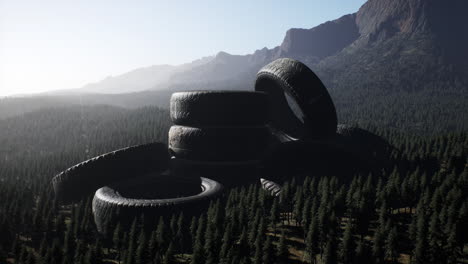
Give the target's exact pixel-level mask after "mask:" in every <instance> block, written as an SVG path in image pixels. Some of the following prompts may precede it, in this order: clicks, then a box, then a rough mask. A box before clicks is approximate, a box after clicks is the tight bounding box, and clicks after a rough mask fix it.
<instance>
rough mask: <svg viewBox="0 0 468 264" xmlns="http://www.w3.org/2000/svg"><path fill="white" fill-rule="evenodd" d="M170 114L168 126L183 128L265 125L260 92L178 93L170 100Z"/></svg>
mask: <svg viewBox="0 0 468 264" xmlns="http://www.w3.org/2000/svg"><path fill="white" fill-rule="evenodd" d="M170 110H171V111H170V112H171V119H172V122H174V124H176V125H184V126H194V127H199V126H202V127H203V126H259V125H263V124H265V123H266V122H267V121H268V101H267V95H266V94H265V93H263V92H254V91H193V92H178V93H173V94H172V96H171V106H170Z"/></svg>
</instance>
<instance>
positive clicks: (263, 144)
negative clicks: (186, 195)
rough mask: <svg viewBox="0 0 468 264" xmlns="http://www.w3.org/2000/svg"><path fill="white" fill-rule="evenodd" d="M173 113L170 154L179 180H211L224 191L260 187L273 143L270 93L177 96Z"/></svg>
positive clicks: (173, 97)
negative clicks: (256, 184)
mask: <svg viewBox="0 0 468 264" xmlns="http://www.w3.org/2000/svg"><path fill="white" fill-rule="evenodd" d="M170 113H171V119H172V121H173V123H174V126H172V127H171V128H170V130H169V153H170V155H171V171H172V172H173V173H174V174H175V176H176V177H179V178H182V177H185V178H192V179H198V178H200V177H207V178H210V179H213V180H216V181H218V182H220V183H221V184H222V185H224V186H226V187H234V186H238V185H244V184H249V183H254V182H257V181H258V179H259V177H258V175H259V174H258V170H259V166H260V164H261V162H260V161H261V160H262V158H263V157H264V155H265V153H266V151H267V149H268V147H269V145H270V140H271V133H270V130H269V129H268V127H267V126H266V123H267V122H268V113H269V111H268V101H267V95H266V93H263V92H253V91H193V92H179V93H174V94H173V95H172V97H171V102H170Z"/></svg>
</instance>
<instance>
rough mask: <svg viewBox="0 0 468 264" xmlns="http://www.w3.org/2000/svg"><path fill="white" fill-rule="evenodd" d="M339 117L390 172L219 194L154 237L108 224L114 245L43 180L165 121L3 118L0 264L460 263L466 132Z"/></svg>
mask: <svg viewBox="0 0 468 264" xmlns="http://www.w3.org/2000/svg"><path fill="white" fill-rule="evenodd" d="M338 109H339V108H338ZM429 112H430V111H429ZM353 115H354V116H353ZM381 115H382V116H385V112H382V114H381ZM343 116H345V117H347V116H349V118H347V119H346V120H343V119H342V122H343V121H349V122H361V121H362V122H364V121H368V122H366V123H361V124H364V126H368V125H369V126H370V129H372V130H374V131H375V132H377V133H378V134H380V135H382V136H383V137H385V138H386V139H387V140H389V142H390V143H392V144H393V145H394V146H395V147H396V150H395V151H394V153H393V154H392V166H391V168H390V169H388V170H387V171H382V172H380V173H378V174H374V175H348V177H347V178H337V177H335V176H334V175H314V174H313V173H311V174H310V175H309V177H307V178H303V177H301V178H298V177H296V178H295V177H294V176H295V175H290V180H289V181H288V183H286V184H285V185H284V187H283V192H282V194H281V197H277V198H273V197H271V196H269V195H268V194H267V193H266V192H264V191H263V190H262V189H261V188H260V184H257V185H254V186H246V187H245V188H241V189H234V190H231V191H230V192H228V193H226V194H225V196H223V197H221V198H220V199H219V200H218V201H214V202H213V204H212V205H211V208H210V209H209V210H208V211H207V212H201V213H200V215H199V216H197V217H194V218H188V217H184V216H183V215H179V214H176V215H174V216H172V217H167V218H161V219H160V220H159V221H158V222H155V223H146V225H148V224H149V225H150V226H152V228H150V229H151V230H150V231H149V232H143V231H142V230H143V229H142V223H140V222H139V221H138V219H137V220H136V221H135V222H134V224H133V226H132V227H131V228H130V229H129V230H125V229H123V228H121V227H120V226H115V227H114V232H113V233H112V234H111V235H110V236H109V237H101V236H99V235H98V234H97V231H96V229H95V226H94V222H93V218H92V214H91V206H90V201H91V200H90V199H91V197H89V198H88V199H87V200H83V201H82V202H81V203H79V204H77V205H75V206H69V207H61V206H58V205H57V204H55V202H54V199H53V192H52V189H51V184H50V180H51V178H52V177H53V176H54V175H55V174H56V173H58V172H60V171H61V170H63V169H66V168H67V167H69V166H71V165H73V164H75V163H77V162H80V161H83V160H85V159H87V158H90V157H93V156H95V155H97V154H100V153H104V152H108V151H111V150H114V149H118V148H121V147H125V146H129V145H135V144H142V143H146V142H151V141H162V142H165V141H166V140H167V130H168V128H169V125H170V120H169V114H168V112H167V111H166V110H162V109H158V108H155V107H147V108H140V109H136V110H127V109H122V108H116V107H110V106H94V107H85V106H76V107H62V108H56V109H45V110H42V111H39V112H33V113H29V114H25V115H23V116H18V117H14V118H8V119H4V120H0V131H1V133H0V182H1V184H0V234H1V235H0V263H28V264H29V263H60V264H62V263H63V264H66V263H86V264H88V263H126V264H133V263H134V264H136V263H302V262H305V263H366V262H368V263H397V262H399V263H409V262H410V261H411V262H413V263H456V260H457V259H458V260H462V259H465V260H466V259H467V250H466V246H467V243H468V241H467V238H468V197H467V191H466V190H467V189H466V186H467V185H468V174H467V163H466V162H467V152H468V150H467V149H468V148H467V146H468V135H467V133H466V131H462V132H456V133H454V132H451V131H450V130H451V128H450V127H446V126H444V124H446V122H439V123H437V122H435V123H434V126H433V129H434V130H435V131H440V132H438V135H434V133H427V135H420V134H421V133H420V132H421V131H420V129H419V127H417V126H416V127H411V126H410V127H407V128H405V129H395V128H388V127H386V126H381V125H380V124H385V122H390V121H391V120H394V121H393V122H395V123H396V124H399V122H400V120H401V117H399V118H398V117H396V116H391V115H389V116H387V117H386V118H383V120H375V119H374V118H373V117H372V116H371V115H364V113H362V116H360V115H358V114H355V112H350V113H347V114H346V115H343ZM449 118H452V119H453V120H456V119H457V118H458V115H451V116H449ZM366 124H367V125H366ZM424 134H426V133H424ZM431 134H432V135H431ZM337 166H339V164H337Z"/></svg>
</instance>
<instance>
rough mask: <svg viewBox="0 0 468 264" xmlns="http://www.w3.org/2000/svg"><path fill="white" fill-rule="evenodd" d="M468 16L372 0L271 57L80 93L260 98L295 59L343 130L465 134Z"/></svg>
mask: <svg viewBox="0 0 468 264" xmlns="http://www.w3.org/2000/svg"><path fill="white" fill-rule="evenodd" d="M466 10H468V1H466V0H449V1H447V0H369V1H367V2H366V3H365V4H364V5H363V6H362V7H361V8H360V9H359V10H358V12H356V13H354V14H349V15H345V16H342V17H341V18H338V19H336V20H333V21H328V22H325V23H323V24H320V25H318V26H316V27H313V28H311V29H297V28H293V29H290V30H288V31H287V32H286V35H285V37H284V39H283V42H282V43H281V44H280V45H279V46H277V47H275V48H272V49H268V48H263V49H259V50H256V51H255V52H254V53H252V54H248V55H232V54H228V53H226V52H219V53H218V54H216V55H215V56H212V57H207V58H202V59H200V60H198V61H194V62H191V63H187V64H183V65H179V66H169V65H160V66H151V67H147V68H141V69H137V70H134V71H131V72H129V73H127V74H123V75H120V76H115V77H110V78H107V79H105V80H103V81H101V82H98V83H94V84H89V85H87V86H85V87H83V88H80V89H77V90H74V91H75V92H92V93H112V94H121V95H119V96H114V97H107V96H105V95H102V96H97V97H96V98H98V99H94V100H90V101H91V102H96V103H105V104H107V103H110V104H116V105H119V106H129V107H139V106H142V105H145V104H147V103H148V102H150V103H151V102H153V104H157V105H159V106H162V107H166V106H167V101H168V99H169V95H170V94H171V92H173V91H181V90H200V89H243V90H253V86H254V82H255V75H256V73H257V72H258V70H259V69H260V68H261V67H263V66H264V65H266V64H267V63H269V62H271V61H273V60H275V59H277V58H281V57H289V58H294V59H298V60H300V61H302V62H304V63H305V64H307V65H308V66H309V67H310V68H311V69H312V70H314V71H315V72H316V73H317V75H318V76H319V77H320V78H321V79H322V81H323V82H324V83H325V85H326V86H327V88H328V90H329V91H330V94H331V96H332V98H333V100H334V102H335V105H336V108H337V111H338V116H339V120H340V122H355V123H369V122H377V123H378V122H381V123H380V125H384V126H390V127H399V126H400V124H399V122H407V123H412V124H414V126H415V127H417V128H420V129H421V130H423V129H430V128H431V124H433V123H434V122H444V123H445V124H446V125H447V127H449V128H458V129H459V128H463V129H464V128H466V127H468V117H467V116H466V115H459V113H460V111H462V112H463V111H465V110H466V109H468V98H467V97H468V95H467V94H468V93H467V90H468V60H467V59H466V58H468V49H467V48H466V47H468V23H466V18H465V12H466ZM145 90H149V91H148V92H142V91H145ZM135 92H137V93H135ZM122 93H129V94H128V95H126V94H122ZM87 96H88V98H92V96H91V95H87ZM127 98H128V100H127ZM114 101H115V103H114ZM161 102H166V103H161ZM13 104H16V102H13ZM395 105H399V107H395ZM434 106H436V107H434ZM410 113H411V116H412V117H408V115H409V114H410ZM384 114H385V115H393V116H394V117H393V119H394V121H388V122H385V123H382V122H383V121H382V120H391V118H390V119H389V118H387V117H385V118H384V117H383V116H382V115H384ZM356 117H359V118H356ZM460 118H461V119H460ZM402 119H404V121H400V120H402ZM448 120H449V121H448Z"/></svg>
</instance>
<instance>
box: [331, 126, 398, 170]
mask: <svg viewBox="0 0 468 264" xmlns="http://www.w3.org/2000/svg"><path fill="white" fill-rule="evenodd" d="M336 142H337V144H339V145H340V146H342V148H344V149H346V150H348V151H349V153H350V155H353V156H356V157H359V158H360V159H361V160H366V161H368V163H369V164H370V165H371V166H373V167H375V168H377V169H382V167H383V166H385V165H386V163H387V162H388V161H389V159H390V153H391V151H392V149H393V147H392V146H391V145H390V144H389V143H388V142H387V141H386V140H385V139H384V138H382V137H380V136H378V135H376V134H374V133H372V132H370V131H368V130H365V129H362V128H359V127H355V126H350V125H345V124H340V125H338V129H337V137H336Z"/></svg>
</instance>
